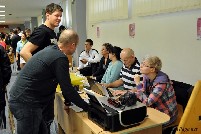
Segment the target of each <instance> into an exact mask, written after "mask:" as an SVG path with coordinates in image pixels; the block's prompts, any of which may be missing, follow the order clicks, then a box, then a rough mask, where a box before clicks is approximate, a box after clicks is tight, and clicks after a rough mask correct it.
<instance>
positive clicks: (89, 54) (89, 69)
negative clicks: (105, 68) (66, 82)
mask: <svg viewBox="0 0 201 134" xmlns="http://www.w3.org/2000/svg"><path fill="white" fill-rule="evenodd" d="M92 46H93V41H92V40H91V39H87V40H86V42H85V50H84V51H82V52H81V54H80V56H79V66H78V68H77V70H78V71H80V74H82V75H84V76H91V75H92V74H93V73H94V72H95V71H96V70H97V68H98V64H99V62H100V56H99V54H98V51H97V50H95V49H92Z"/></svg>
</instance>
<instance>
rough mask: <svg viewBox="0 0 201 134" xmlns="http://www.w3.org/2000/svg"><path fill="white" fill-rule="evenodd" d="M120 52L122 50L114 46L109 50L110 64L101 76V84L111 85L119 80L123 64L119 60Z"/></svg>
mask: <svg viewBox="0 0 201 134" xmlns="http://www.w3.org/2000/svg"><path fill="white" fill-rule="evenodd" d="M121 50H122V49H121V48H120V47H117V46H114V47H112V48H111V49H110V50H109V58H110V60H111V62H110V64H109V66H108V68H107V70H106V71H105V74H104V75H103V78H102V80H101V83H106V84H107V83H112V82H114V81H116V80H117V79H119V77H120V72H121V68H122V66H123V63H122V62H121V60H120V53H121Z"/></svg>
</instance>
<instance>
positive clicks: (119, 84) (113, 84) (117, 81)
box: [103, 79, 123, 88]
mask: <svg viewBox="0 0 201 134" xmlns="http://www.w3.org/2000/svg"><path fill="white" fill-rule="evenodd" d="M103 85H104V86H106V87H111V88H112V87H119V86H121V85H123V80H122V79H118V80H116V81H114V82H112V83H109V84H103Z"/></svg>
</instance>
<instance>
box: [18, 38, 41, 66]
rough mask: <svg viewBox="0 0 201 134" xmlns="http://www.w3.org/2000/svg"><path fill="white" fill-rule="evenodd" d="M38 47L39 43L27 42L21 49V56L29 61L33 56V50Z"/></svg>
mask: <svg viewBox="0 0 201 134" xmlns="http://www.w3.org/2000/svg"><path fill="white" fill-rule="evenodd" d="M37 48H38V46H37V45H34V44H32V43H31V42H27V43H26V44H25V45H24V47H23V48H22V50H21V51H20V56H22V58H23V59H24V60H25V61H26V62H27V61H28V60H29V59H30V58H31V57H32V52H33V51H34V50H36V49H37Z"/></svg>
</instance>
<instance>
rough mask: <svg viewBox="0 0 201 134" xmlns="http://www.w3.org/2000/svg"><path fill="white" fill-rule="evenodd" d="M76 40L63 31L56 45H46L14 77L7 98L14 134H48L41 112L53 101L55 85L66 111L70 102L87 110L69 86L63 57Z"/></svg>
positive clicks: (68, 53) (69, 33)
mask: <svg viewBox="0 0 201 134" xmlns="http://www.w3.org/2000/svg"><path fill="white" fill-rule="evenodd" d="M78 41H79V37H78V35H77V33H76V32H74V31H73V30H70V29H69V30H64V31H63V32H62V33H61V35H60V38H59V41H58V45H53V46H48V47H46V48H45V49H43V50H41V51H40V52H38V53H36V54H35V55H33V57H32V58H30V60H29V61H28V62H27V63H26V65H25V67H24V68H23V70H22V71H21V72H20V73H19V74H18V78H17V79H16V81H15V83H14V84H13V86H12V88H11V90H10V99H9V106H10V110H11V112H12V113H13V115H14V117H15V118H16V120H17V133H18V134H39V133H41V134H48V128H47V125H46V124H45V122H44V115H43V110H44V109H45V108H46V107H47V106H48V104H49V101H51V100H52V99H54V96H55V91H56V87H57V85H58V83H59V85H60V86H61V90H62V94H63V97H64V99H65V104H66V106H65V110H66V111H68V106H69V104H70V102H71V101H72V102H73V103H74V104H75V105H77V106H79V107H80V108H82V109H83V110H84V111H88V104H87V103H86V102H85V101H84V100H83V99H82V98H81V97H80V96H79V94H78V93H77V91H76V90H74V88H73V87H72V85H71V79H70V75H69V61H68V58H67V55H72V54H73V53H74V51H75V50H76V47H77V44H78ZM39 129H40V132H39ZM41 130H42V131H41Z"/></svg>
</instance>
